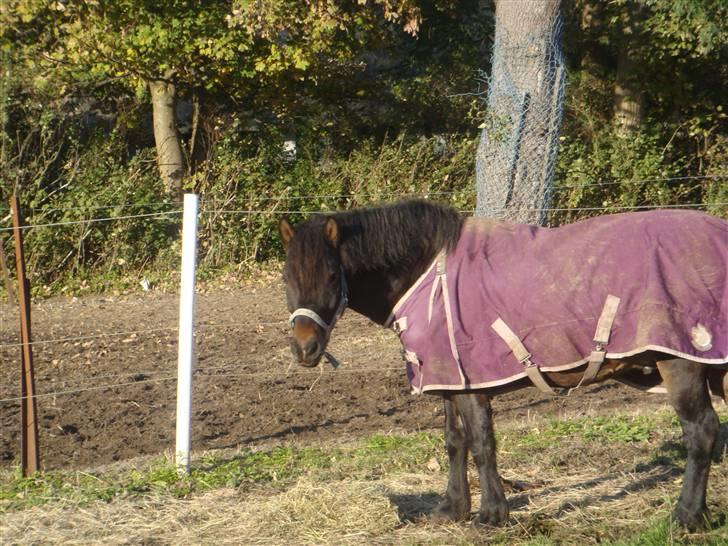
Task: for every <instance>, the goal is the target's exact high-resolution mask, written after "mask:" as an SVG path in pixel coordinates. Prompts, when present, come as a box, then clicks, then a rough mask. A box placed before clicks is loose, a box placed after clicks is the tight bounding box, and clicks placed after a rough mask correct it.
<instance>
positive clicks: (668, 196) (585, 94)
mask: <svg viewBox="0 0 728 546" xmlns="http://www.w3.org/2000/svg"><path fill="white" fill-rule="evenodd" d="M562 12H563V15H564V19H565V29H564V35H563V36H564V38H563V39H564V49H565V52H566V54H567V63H568V74H569V75H568V82H567V87H566V100H567V104H566V109H565V113H564V125H563V127H562V134H561V149H560V155H559V159H558V162H559V163H558V166H557V174H556V181H555V182H556V195H555V205H556V206H557V208H569V207H571V208H572V209H581V208H584V209H595V210H587V211H581V210H573V211H572V212H568V213H563V214H561V213H556V214H554V215H553V216H552V217H551V219H550V220H551V222H553V223H558V222H562V221H571V220H574V219H576V218H578V217H581V216H582V215H584V214H596V213H598V212H599V209H600V208H601V207H611V206H651V205H665V204H668V205H670V204H688V203H721V202H725V201H726V200H727V199H728V193H727V190H726V188H727V187H728V184H726V179H725V176H726V173H727V172H728V137H727V134H728V131H727V130H726V113H725V111H724V108H725V107H726V105H725V96H726V84H725V82H726V81H728V58H727V57H728V50H727V49H726V45H725V44H726V43H728V39H727V38H728V30H727V29H728V7H727V5H726V4H725V2H721V1H720V0H666V1H663V0H644V1H642V2H632V1H628V0H610V1H609V2H602V1H598V0H563V2H562ZM628 23H629V24H628ZM493 28H494V14H493V6H492V4H491V3H490V2H485V1H483V0H225V1H223V0H210V1H205V2H201V1H193V0H170V1H168V2H152V1H150V0H118V1H114V2H112V1H110V0H79V1H75V0H60V1H50V0H4V1H2V2H0V145H1V149H0V209H2V208H3V206H4V205H3V203H7V197H8V195H9V193H10V192H12V191H13V190H14V189H16V190H18V191H19V192H20V194H21V197H22V199H23V202H24V204H26V206H28V207H30V208H31V209H32V211H29V219H30V221H31V222H35V223H51V222H60V221H73V222H80V221H84V220H88V219H91V218H94V217H101V216H107V215H108V216H124V215H128V214H129V213H148V212H155V211H159V210H169V209H170V208H173V205H170V206H168V207H167V208H164V207H161V208H155V207H156V205H153V203H157V202H160V201H162V202H164V201H169V198H168V196H166V195H165V194H164V191H163V187H162V185H161V184H160V180H159V176H158V174H157V167H156V166H155V163H154V160H155V146H154V140H153V134H152V129H151V127H152V123H151V122H152V106H151V97H150V92H149V82H150V81H155V80H161V81H165V82H169V83H171V84H173V85H172V87H173V88H174V98H175V99H179V100H180V102H181V103H182V104H181V105H180V108H179V109H178V113H179V116H178V118H177V119H176V129H178V131H179V132H180V133H181V143H182V144H183V145H184V147H185V154H186V156H187V157H186V160H187V161H188V163H189V164H190V165H191V166H192V167H193V169H192V172H191V174H190V175H189V176H188V177H187V178H186V179H185V184H186V187H188V188H194V189H196V190H197V191H199V192H201V193H202V194H203V197H204V198H205V199H206V200H209V202H214V203H222V204H224V205H226V206H229V207H233V208H237V209H240V210H248V209H253V210H256V211H259V212H261V213H265V214H260V215H257V216H252V215H251V216H246V217H244V218H240V217H231V216H224V215H219V216H215V215H211V216H203V218H204V219H205V220H204V222H203V226H204V227H205V229H206V231H205V232H204V236H203V242H204V245H205V246H204V247H203V251H202V252H203V255H202V256H201V263H202V264H203V266H205V267H209V268H211V270H215V271H218V270H219V269H221V268H224V264H225V263H232V264H235V265H236V266H237V264H250V263H253V262H255V261H256V260H262V259H265V258H268V257H270V256H273V255H275V252H276V250H277V247H276V246H275V237H274V236H273V233H274V231H273V226H274V224H275V216H274V214H275V211H277V210H282V209H284V208H290V209H295V210H303V211H310V210H320V209H324V210H326V209H332V208H336V207H347V206H351V205H359V204H365V203H369V202H371V201H377V200H383V199H386V198H389V197H388V196H390V197H392V198H393V197H394V196H395V195H401V194H403V193H408V192H417V193H421V194H427V195H430V196H432V197H439V198H442V199H451V201H452V202H453V203H454V204H456V205H457V206H459V207H461V208H462V209H463V210H472V205H473V202H474V192H473V157H472V153H471V152H472V150H473V149H474V143H475V141H476V139H477V133H478V126H479V125H480V124H481V122H482V116H483V108H484V101H483V98H484V97H483V96H482V94H481V95H478V93H482V92H483V91H485V90H486V89H487V82H486V81H479V79H478V74H479V70H482V71H483V72H486V73H487V72H489V57H490V45H491V43H492V38H493ZM627 30H628V31H629V32H627ZM624 49H626V50H627V52H628V53H629V55H630V57H631V58H632V59H633V61H634V63H633V72H632V78H631V80H632V84H633V87H632V89H634V90H635V92H639V93H641V94H643V96H644V109H643V112H642V118H641V123H640V124H639V126H638V127H636V128H635V130H634V131H633V132H631V133H630V134H628V135H625V134H622V133H620V131H618V130H617V127H616V124H615V120H614V87H615V83H616V81H617V73H618V65H619V58H620V52H621V51H623V50H624ZM190 104H196V105H199V108H198V110H197V111H196V114H195V115H188V114H187V113H185V112H186V110H185V108H187V109H188V110H189V109H190V108H189V106H190ZM193 127H194V128H193ZM195 134H196V135H197V136H196V137H195ZM292 138H295V140H296V142H297V150H298V153H297V155H296V157H295V158H291V157H287V156H285V155H284V154H282V152H281V146H282V143H283V141H284V140H286V139H292ZM695 176H706V177H713V178H699V179H696V178H688V177H695ZM721 176H722V177H723V178H720V177H721ZM437 192H443V193H439V194H438V193H437ZM338 194H345V195H347V197H344V198H341V199H323V198H315V199H313V198H304V197H305V196H307V195H308V196H310V195H338ZM367 196H369V197H367ZM119 203H126V204H127V205H129V204H132V205H134V207H138V208H131V209H125V208H116V207H115V205H116V204H119ZM90 206H103V207H109V208H108V209H106V208H104V209H90V208H88V207H90ZM710 210H711V211H712V212H714V213H720V210H717V209H716V208H712V209H710ZM5 216H6V213H5V212H4V211H3V210H0V218H4V217H5ZM167 220H169V221H167ZM112 225H117V226H121V228H123V229H121V228H120V229H117V230H114V228H112ZM176 225H177V223H176V222H175V221H173V219H171V218H166V219H163V220H160V221H158V222H149V221H146V220H145V219H142V220H140V221H139V223H136V221H135V220H132V219H130V220H128V221H119V222H116V223H99V224H88V225H86V224H72V225H71V226H69V227H68V228H64V229H63V230H45V231H43V230H31V231H30V232H29V233H28V239H27V242H28V245H29V253H28V254H29V256H31V260H34V262H33V263H34V264H35V265H34V266H33V267H34V269H33V275H35V279H36V280H40V279H42V281H43V282H44V283H45V284H46V285H48V286H54V285H53V283H55V282H61V281H64V280H65V281H68V279H69V278H71V279H78V278H86V276H89V275H92V273H94V272H99V271H104V272H107V273H109V274H113V275H120V276H125V275H128V276H131V277H133V275H134V274H136V272H138V271H140V270H145V271H146V273H145V274H149V268H150V267H152V266H154V267H157V268H159V269H160V270H166V268H167V267H168V266H169V264H170V263H172V262H169V261H168V260H169V259H170V258H169V257H170V256H172V255H173V252H172V251H173V250H174V247H173V244H174V241H176V240H177V233H176V229H175V226H176ZM74 226H75V227H74ZM102 226H103V227H102ZM112 239H113V240H115V241H119V244H118V245H109V244H108V241H109V240H112ZM119 260H122V262H123V263H122V262H120V261H119ZM65 281H64V282H65ZM134 284H136V282H135V283H134Z"/></svg>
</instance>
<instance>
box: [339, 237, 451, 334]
mask: <svg viewBox="0 0 728 546" xmlns="http://www.w3.org/2000/svg"><path fill="white" fill-rule="evenodd" d="M417 229H418V230H419V231H418V233H417V234H413V236H412V237H411V238H410V240H411V244H409V245H401V248H402V256H401V257H400V258H401V259H400V260H392V256H388V258H387V259H386V260H384V259H382V257H381V248H379V249H377V248H373V247H371V248H370V247H368V245H369V244H370V243H372V242H371V241H370V240H368V239H367V237H366V235H358V236H357V237H359V238H360V239H358V240H354V241H353V242H344V243H343V244H342V248H341V256H342V266H343V268H344V273H345V275H346V278H347V283H348V290H349V307H350V308H351V309H353V310H354V311H356V312H358V313H360V314H362V315H364V316H365V317H367V318H369V319H370V320H372V321H373V322H376V323H377V324H382V325H383V324H385V323H386V321H387V319H388V318H389V315H390V313H391V311H392V308H393V307H394V305H395V304H396V303H397V301H398V300H399V299H400V298H401V297H402V296H403V295H404V293H405V292H406V291H407V289H408V288H409V287H410V286H412V285H413V284H414V283H415V281H416V280H417V279H418V278H419V277H420V276H421V275H422V274H423V273H424V272H425V271H426V270H427V268H428V267H429V266H430V265H431V264H432V262H433V260H434V259H435V257H436V256H437V254H438V253H439V252H440V250H442V248H443V247H444V246H446V244H445V243H444V242H439V239H438V237H437V236H435V234H434V233H433V234H432V236H429V234H427V233H422V229H423V227H422V226H418V227H417ZM429 229H432V230H434V227H433V226H430V227H429ZM363 233H366V232H363ZM400 236H401V233H400ZM374 244H375V243H374ZM347 245H356V247H357V248H356V251H355V252H351V253H350V252H348V250H349V249H348V248H347ZM378 246H380V247H381V241H379V243H378ZM378 254H379V256H377V255H378ZM367 256H369V257H371V259H365V257H367ZM378 258H379V259H378Z"/></svg>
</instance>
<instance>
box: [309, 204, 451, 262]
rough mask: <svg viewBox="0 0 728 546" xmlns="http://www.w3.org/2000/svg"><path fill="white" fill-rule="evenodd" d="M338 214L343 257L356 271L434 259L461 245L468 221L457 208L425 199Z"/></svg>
mask: <svg viewBox="0 0 728 546" xmlns="http://www.w3.org/2000/svg"><path fill="white" fill-rule="evenodd" d="M332 216H333V217H334V218H335V219H336V221H337V223H338V225H339V229H340V233H341V235H340V243H341V257H342V261H343V262H344V265H345V267H347V269H349V270H351V271H352V272H357V271H360V270H377V269H389V270H392V269H398V270H401V271H406V270H408V269H411V268H414V267H416V266H418V265H420V264H422V262H423V261H427V262H429V261H431V260H433V259H434V257H435V256H436V255H437V253H438V252H440V250H442V249H446V250H451V249H452V248H453V247H454V246H455V244H456V243H457V241H458V239H459V237H460V230H461V228H462V224H463V219H462V218H461V217H460V215H459V214H458V213H457V212H456V211H455V210H453V209H451V208H449V207H445V206H443V205H439V204H436V203H433V202H431V201H425V200H422V199H416V200H408V201H401V202H398V203H394V204H391V205H384V206H379V207H371V208H363V209H356V210H352V211H348V212H341V213H335V214H333V215H332ZM325 219H326V218H324V219H323V220H322V221H325Z"/></svg>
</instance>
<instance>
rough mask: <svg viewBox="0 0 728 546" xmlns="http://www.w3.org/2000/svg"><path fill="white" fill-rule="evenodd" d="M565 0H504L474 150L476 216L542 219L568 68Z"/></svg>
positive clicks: (498, 5) (547, 203)
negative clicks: (563, 17)
mask: <svg viewBox="0 0 728 546" xmlns="http://www.w3.org/2000/svg"><path fill="white" fill-rule="evenodd" d="M559 7H560V0H521V1H519V2H513V1H508V0H499V1H498V2H497V3H496V12H495V19H496V31H495V42H494V44H493V60H492V69H491V70H492V72H491V77H490V79H489V82H488V83H489V85H488V104H487V113H486V120H485V124H484V127H483V132H482V133H481V138H480V144H479V146H478V151H477V154H476V185H477V190H478V204H477V211H476V214H477V215H478V216H491V217H496V218H501V219H506V220H511V221H516V222H524V223H544V221H545V218H546V210H545V209H547V208H548V207H549V206H550V202H551V191H550V189H551V180H552V178H553V170H554V164H555V161H556V150H557V147H558V131H559V127H560V126H561V113H562V103H563V90H564V81H565V77H566V68H565V66H564V62H563V55H562V53H561V47H560V39H561V18H560V15H559Z"/></svg>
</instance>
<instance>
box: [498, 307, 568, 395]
mask: <svg viewBox="0 0 728 546" xmlns="http://www.w3.org/2000/svg"><path fill="white" fill-rule="evenodd" d="M490 327H491V328H493V330H495V333H496V334H498V335H499V336H500V337H501V339H503V341H505V342H506V345H508V347H509V348H510V349H511V351H512V352H513V356H515V357H516V358H517V359H518V362H520V363H521V364H523V367H524V371H525V372H526V375H527V376H528V378H529V379H530V380H531V383H533V384H534V385H535V386H536V387H537V388H538V390H540V391H541V392H545V393H547V394H553V395H557V394H559V393H558V392H557V391H556V390H555V389H553V388H552V387H550V386H549V384H548V383H546V380H545V379H544V377H543V374H541V370H539V369H538V366H536V365H535V364H534V363H533V361H532V360H531V353H529V352H528V349H526V346H525V345H524V344H523V342H522V341H521V340H520V338H519V337H518V336H517V335H516V333H515V332H514V331H513V330H511V329H510V327H509V326H508V325H507V324H506V323H505V322H504V321H503V319H501V318H498V319H497V320H496V321H495V322H494V323H493V324H491V325H490Z"/></svg>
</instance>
